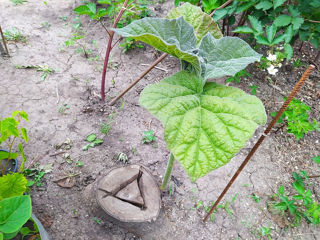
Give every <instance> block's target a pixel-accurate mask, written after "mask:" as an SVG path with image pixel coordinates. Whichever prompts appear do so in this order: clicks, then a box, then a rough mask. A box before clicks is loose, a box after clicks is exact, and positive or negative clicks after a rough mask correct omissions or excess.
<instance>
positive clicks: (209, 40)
mask: <svg viewBox="0 0 320 240" xmlns="http://www.w3.org/2000/svg"><path fill="white" fill-rule="evenodd" d="M199 56H201V57H203V58H204V59H206V61H205V63H204V64H205V73H204V76H203V77H204V80H206V79H208V78H217V77H223V76H233V75H234V74H236V73H237V72H239V71H240V70H242V69H244V68H245V67H246V66H247V65H248V64H250V63H253V62H255V61H259V60H260V58H261V56H262V55H261V54H258V53H257V52H255V51H254V50H253V49H252V48H251V47H250V46H249V45H248V44H247V43H246V42H245V41H243V40H241V39H240V38H235V37H223V38H220V39H215V38H213V37H212V36H211V35H210V34H207V35H206V36H205V37H204V38H203V39H202V41H201V44H200V47H199Z"/></svg>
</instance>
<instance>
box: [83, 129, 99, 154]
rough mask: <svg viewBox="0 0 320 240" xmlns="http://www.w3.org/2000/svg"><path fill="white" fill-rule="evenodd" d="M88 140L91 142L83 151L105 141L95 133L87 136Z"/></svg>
mask: <svg viewBox="0 0 320 240" xmlns="http://www.w3.org/2000/svg"><path fill="white" fill-rule="evenodd" d="M86 141H87V142H89V143H88V144H87V145H85V146H84V147H83V148H82V150H83V151H87V150H88V149H89V148H94V147H95V146H98V145H101V144H102V143H103V139H100V138H97V136H96V135H95V134H94V133H91V134H89V135H88V136H87V138H86Z"/></svg>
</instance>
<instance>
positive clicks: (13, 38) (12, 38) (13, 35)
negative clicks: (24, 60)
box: [3, 27, 27, 43]
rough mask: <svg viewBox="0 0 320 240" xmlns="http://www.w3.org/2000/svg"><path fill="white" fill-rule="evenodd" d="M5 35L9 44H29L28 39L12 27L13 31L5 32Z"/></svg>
mask: <svg viewBox="0 0 320 240" xmlns="http://www.w3.org/2000/svg"><path fill="white" fill-rule="evenodd" d="M3 35H4V37H5V39H6V40H7V41H8V42H22V43H26V42H27V38H26V37H25V36H23V35H22V34H21V32H20V31H19V30H18V29H16V28H14V27H12V28H11V30H6V31H4V32H3Z"/></svg>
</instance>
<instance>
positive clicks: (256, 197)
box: [251, 193, 261, 203]
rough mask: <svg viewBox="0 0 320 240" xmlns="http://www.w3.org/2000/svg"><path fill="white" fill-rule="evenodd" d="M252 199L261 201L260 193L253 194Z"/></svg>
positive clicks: (257, 201)
mask: <svg viewBox="0 0 320 240" xmlns="http://www.w3.org/2000/svg"><path fill="white" fill-rule="evenodd" d="M251 199H252V200H253V201H255V202H256V203H259V202H260V201H261V198H260V197H259V196H258V195H256V194H255V193H253V194H252V196H251Z"/></svg>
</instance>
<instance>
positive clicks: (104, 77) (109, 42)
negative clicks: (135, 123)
mask: <svg viewBox="0 0 320 240" xmlns="http://www.w3.org/2000/svg"><path fill="white" fill-rule="evenodd" d="M128 2H129V0H126V1H125V2H124V3H123V5H122V8H121V9H120V11H119V13H118V16H117V18H116V19H115V20H114V22H113V25H112V27H113V28H116V27H117V23H118V22H119V20H120V18H121V16H122V14H123V12H124V10H125V9H126V6H127V5H128ZM113 36H114V31H110V36H109V40H108V45H107V51H106V56H105V59H104V64H103V70H102V79H101V91H100V94H101V101H103V102H104V100H105V98H106V93H105V82H106V73H107V67H108V62H109V56H110V52H111V49H112V40H113Z"/></svg>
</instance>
